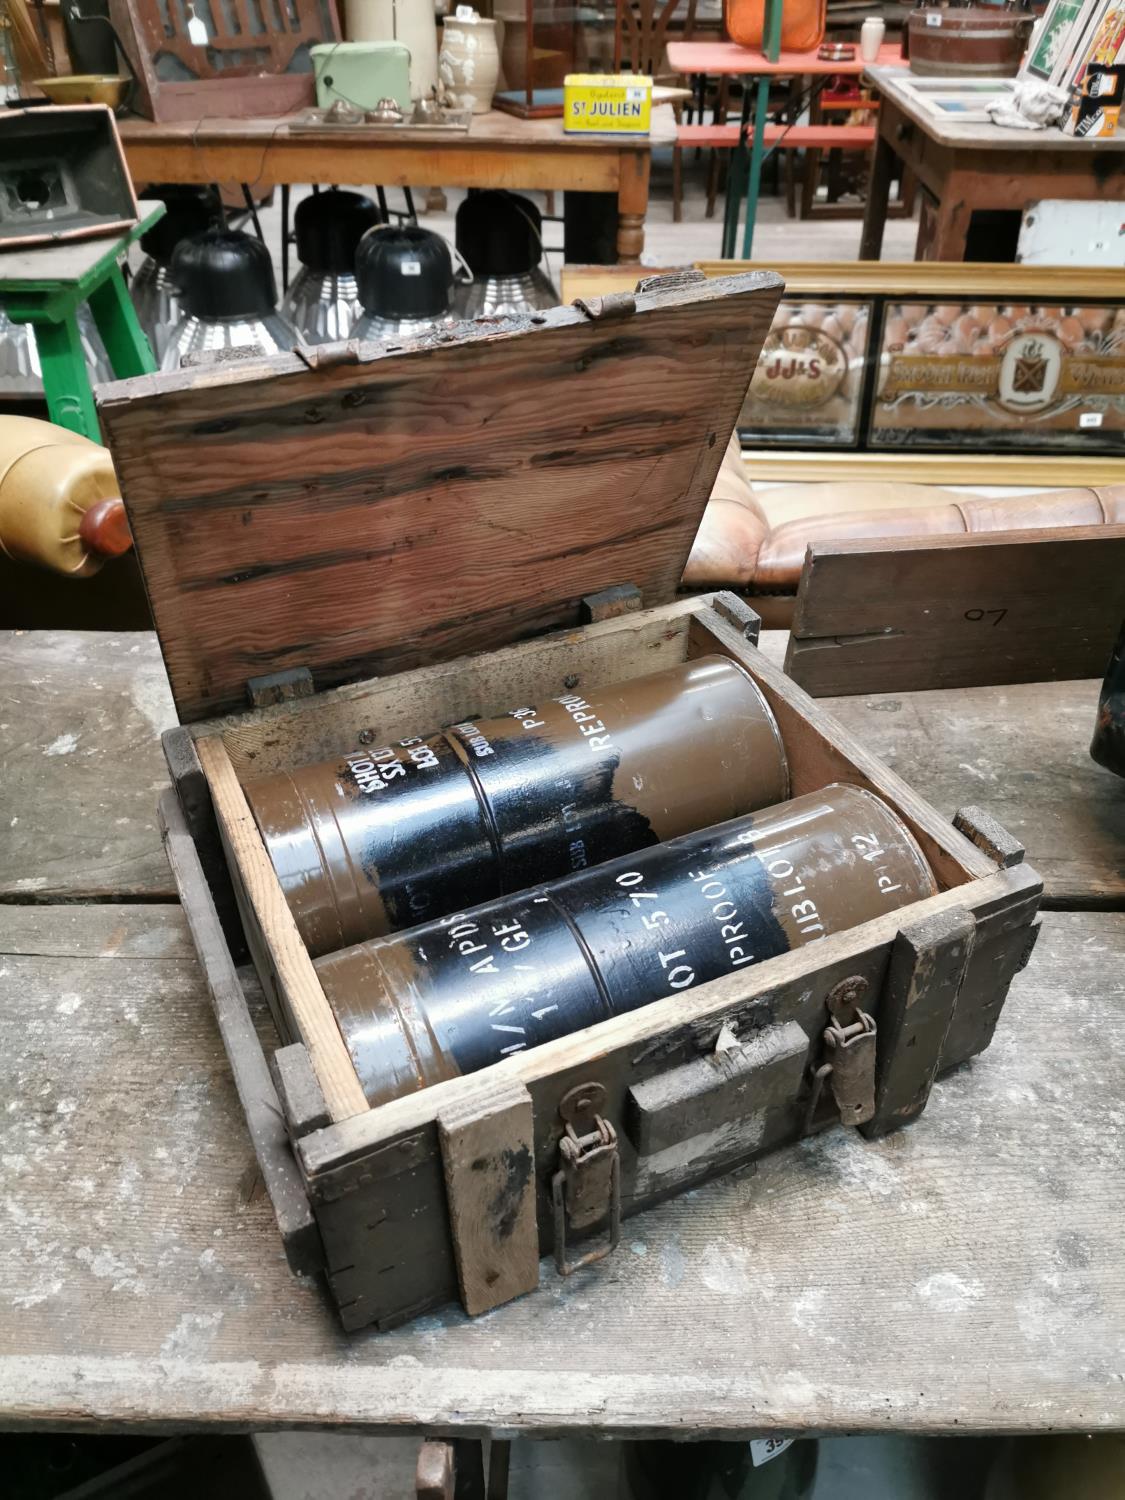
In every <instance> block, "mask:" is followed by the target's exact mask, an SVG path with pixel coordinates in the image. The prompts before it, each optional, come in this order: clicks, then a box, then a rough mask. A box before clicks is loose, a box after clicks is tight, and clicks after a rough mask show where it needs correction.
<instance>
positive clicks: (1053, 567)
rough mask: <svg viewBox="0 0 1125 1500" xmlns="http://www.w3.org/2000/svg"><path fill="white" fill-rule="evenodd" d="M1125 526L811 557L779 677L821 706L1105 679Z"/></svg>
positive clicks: (1123, 590)
mask: <svg viewBox="0 0 1125 1500" xmlns="http://www.w3.org/2000/svg"><path fill="white" fill-rule="evenodd" d="M1123 616H1125V526H1090V527H1070V528H1066V529H1065V530H1059V531H1049V532H1048V531H1044V532H1034V531H1025V532H1018V533H1012V532H1009V533H1007V534H1006V535H1005V534H1000V535H995V536H967V537H966V536H943V537H926V538H893V539H888V540H882V541H878V542H870V541H865V542H861V541H854V542H833V543H818V544H815V545H813V546H811V547H810V548H809V551H808V555H807V556H806V558H805V566H804V569H803V571H802V574H801V583H800V589H799V591H798V594H797V604H796V608H795V611H794V616H793V633H792V636H791V638H790V642H789V650H788V652H787V653H786V657H785V669H786V671H787V672H788V673H789V675H790V676H791V677H792V678H793V679H794V681H796V682H799V683H800V684H801V686H802V687H804V688H805V689H806V690H807V691H808V692H810V693H812V694H813V695H814V696H817V697H826V696H829V695H833V694H843V693H870V692H908V691H913V690H915V689H924V688H951V687H973V686H977V685H979V684H983V683H1000V682H1042V681H1052V680H1057V679H1060V678H1079V677H1093V676H1096V675H1098V674H1100V673H1101V672H1102V671H1103V670H1104V667H1105V663H1106V661H1107V660H1108V658H1109V651H1110V647H1111V646H1112V644H1113V640H1114V637H1115V635H1116V633H1117V630H1118V628H1119V626H1120V624H1121V619H1122V617H1123Z"/></svg>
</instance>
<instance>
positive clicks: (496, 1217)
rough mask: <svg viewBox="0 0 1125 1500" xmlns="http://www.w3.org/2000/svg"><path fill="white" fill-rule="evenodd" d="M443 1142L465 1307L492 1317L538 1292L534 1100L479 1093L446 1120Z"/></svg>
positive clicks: (441, 1126)
mask: <svg viewBox="0 0 1125 1500" xmlns="http://www.w3.org/2000/svg"><path fill="white" fill-rule="evenodd" d="M438 1136H439V1138H440V1140H441V1157H442V1165H443V1168H444V1171H445V1188H446V1192H447V1193H448V1195H449V1227H450V1232H451V1234H452V1236H453V1246H454V1251H455V1254H456V1257H457V1282H458V1285H459V1286H460V1289H461V1302H462V1304H463V1305H464V1308H465V1311H466V1312H468V1313H474V1314H475V1313H482V1312H487V1311H488V1310H489V1308H492V1307H498V1306H499V1305H500V1304H501V1303H502V1302H508V1301H510V1300H511V1299H512V1298H513V1297H520V1296H522V1295H523V1294H524V1292H531V1291H534V1290H535V1288H536V1287H537V1286H538V1285H539V1233H538V1230H537V1228H536V1223H535V1132H534V1124H533V1121H532V1113H531V1095H530V1094H529V1093H528V1092H527V1089H526V1088H525V1087H524V1086H523V1085H522V1084H510V1085H508V1086H507V1087H504V1086H501V1087H499V1088H487V1089H485V1088H482V1089H479V1090H478V1091H477V1093H476V1094H475V1095H474V1096H472V1097H466V1098H464V1099H462V1100H459V1101H458V1103H457V1104H456V1105H454V1106H452V1107H450V1108H448V1109H445V1110H442V1111H441V1112H440V1113H439V1115H438Z"/></svg>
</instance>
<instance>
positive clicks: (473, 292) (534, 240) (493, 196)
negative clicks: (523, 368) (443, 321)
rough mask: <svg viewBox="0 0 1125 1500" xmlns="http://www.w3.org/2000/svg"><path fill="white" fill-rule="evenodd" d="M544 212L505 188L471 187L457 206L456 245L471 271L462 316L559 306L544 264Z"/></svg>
mask: <svg viewBox="0 0 1125 1500" xmlns="http://www.w3.org/2000/svg"><path fill="white" fill-rule="evenodd" d="M542 225H543V220H542V216H541V214H540V212H539V210H538V208H536V206H535V204H534V203H533V202H532V201H531V199H530V198H525V197H523V195H522V194H520V193H509V192H506V191H504V190H502V189H498V190H496V191H489V192H483V193H472V194H471V195H470V196H469V197H468V198H466V199H465V200H464V202H463V203H462V204H461V206H460V208H459V209H458V210H457V251H458V254H459V255H460V256H461V257H462V258H463V259H464V261H465V262H466V264H467V265H468V266H469V268H470V269H471V271H472V273H473V279H472V281H471V282H470V283H469V284H468V285H467V286H463V287H460V288H458V292H457V299H456V300H457V311H458V312H459V313H460V315H461V316H462V317H463V318H481V317H523V316H526V315H527V314H528V313H533V312H537V311H539V310H540V309H541V308H544V307H557V306H558V302H559V298H558V293H557V292H556V291H555V289H554V287H553V286H552V285H551V282H550V279H549V278H548V277H547V276H546V275H545V274H544V272H543V271H542V270H541V269H540V261H541V260H542V257H543V240H542Z"/></svg>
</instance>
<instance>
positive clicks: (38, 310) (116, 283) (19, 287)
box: [0, 201, 164, 443]
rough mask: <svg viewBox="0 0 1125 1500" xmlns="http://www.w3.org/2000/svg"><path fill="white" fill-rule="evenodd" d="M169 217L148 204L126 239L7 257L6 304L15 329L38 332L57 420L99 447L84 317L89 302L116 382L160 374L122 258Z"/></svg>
mask: <svg viewBox="0 0 1125 1500" xmlns="http://www.w3.org/2000/svg"><path fill="white" fill-rule="evenodd" d="M163 214H164V204H163V203H156V202H151V201H148V202H142V203H141V205H140V218H139V219H138V220H137V223H136V224H134V226H133V227H132V229H130V230H129V231H128V232H127V233H126V234H118V235H111V236H106V237H105V238H101V239H91V240H73V241H67V242H66V243H65V244H57V245H32V246H30V247H23V248H18V249H13V250H5V251H0V304H2V305H3V308H4V311H5V312H6V313H7V314H8V316H9V317H10V318H11V319H12V321H13V322H14V323H30V324H31V326H32V329H33V331H34V334H35V342H36V345H37V347H38V349H39V364H40V367H41V368H42V371H43V393H44V395H45V396H46V398H47V411H48V413H49V415H50V418H51V421H52V422H56V423H57V424H58V425H59V426H60V427H69V428H70V430H71V432H80V433H81V434H82V436H83V437H88V438H92V439H93V441H94V442H95V443H97V442H100V441H101V430H100V428H99V427H98V417H97V412H96V411H95V409H94V393H93V391H92V390H91V388H90V375H89V371H88V370H87V369H86V360H85V357H84V355H83V353H82V340H81V338H80V337H79V334H78V323H77V317H76V315H77V313H78V309H79V307H80V306H81V305H82V303H83V302H88V303H89V305H90V312H91V313H92V314H93V318H94V322H95V324H96V325H97V329H98V332H99V333H100V334H101V336H102V343H103V344H105V348H106V353H107V354H108V355H109V362H110V365H111V366H112V367H113V373H114V374H115V375H116V376H118V377H119V378H121V377H123V376H126V375H148V374H151V373H152V371H153V370H155V369H156V361H155V360H154V359H153V357H152V350H151V349H150V348H149V346H148V340H147V339H146V338H145V336H144V333H143V332H142V330H141V325H140V324H139V323H138V322H137V315H136V313H135V312H134V311H133V304H132V302H131V301H130V300H129V293H128V291H127V290H126V287H125V279H124V277H123V276H122V274H121V267H120V266H119V265H118V257H119V256H120V255H121V254H122V252H123V251H125V250H126V249H127V248H128V247H129V246H130V245H131V244H132V243H133V241H134V240H137V239H139V238H140V237H141V235H142V234H145V233H146V232H147V231H148V230H149V229H151V228H152V226H153V225H154V224H155V223H156V221H157V219H159V218H162V217H163Z"/></svg>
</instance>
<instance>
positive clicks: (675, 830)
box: [245, 656, 789, 956]
mask: <svg viewBox="0 0 1125 1500" xmlns="http://www.w3.org/2000/svg"><path fill="white" fill-rule="evenodd" d="M788 789H789V783H788V768H787V764H786V759H785V751H784V747H783V746H782V743H781V736H780V734H779V732H778V728H777V724H776V722H775V720H774V717H773V714H772V713H771V712H770V709H769V707H768V705H767V704H766V702H765V699H764V698H763V697H762V694H761V692H760V691H759V689H758V687H757V685H756V684H755V683H754V682H753V680H752V679H751V678H750V677H749V676H748V675H747V674H746V673H745V672H744V671H743V670H742V668H741V667H739V666H738V665H737V664H736V663H734V662H732V661H729V660H728V659H727V658H725V657H719V656H709V657H701V658H699V659H697V660H695V661H691V662H686V663H684V664H682V665H680V666H676V667H672V668H668V669H667V670H665V671H662V672H656V673H653V674H651V675H650V676H647V677H640V678H636V679H634V680H633V681H631V682H627V683H623V684H620V685H618V686H613V687H607V688H601V689H598V691H597V692H594V693H592V694H591V695H590V696H589V697H588V698H587V697H586V696H584V695H583V694H581V693H578V692H568V693H564V694H562V695H561V696H560V697H559V698H555V699H551V700H549V701H548V702H547V703H545V704H543V705H540V706H537V707H534V708H532V707H528V708H516V709H513V710H511V712H509V713H508V714H505V715H502V716H501V717H499V718H495V719H490V720H472V721H465V722H462V723H460V724H456V725H453V726H451V727H450V728H448V729H446V730H443V731H442V732H440V733H437V734H432V735H429V736H427V737H425V738H421V737H418V736H413V737H411V738H409V739H406V740H401V741H399V743H398V744H397V745H389V746H383V747H379V748H374V749H370V750H367V749H365V750H362V751H357V752H355V753H353V754H351V755H348V756H347V757H345V758H344V759H343V760H339V761H326V762H322V763H321V764H319V765H315V766H306V767H304V768H301V769H299V770H296V771H293V772H292V773H281V774H278V775H273V776H269V777H264V778H262V779H260V780H257V781H252V782H249V783H248V784H247V786H246V789H245V790H246V796H247V799H248V801H249V803H250V806H251V808H252V810H253V812H254V816H255V818H256V819H257V822H258V827H259V829H260V830H261V833H262V837H263V839H264V841H265V844H266V848H267V849H268V851H269V854H270V858H271V860H272V861H273V864H274V868H275V869H276V871H277V874H278V878H279V880H280V882H281V886H282V889H283V891H284V892H285V896H286V899H287V900H288V902H289V905H290V908H291V910H292V911H293V915H294V917H295V919H296V922H297V926H298V929H299V931H300V933H301V936H302V938H303V939H304V941H305V942H306V944H307V945H308V947H309V950H310V951H311V952H312V953H313V955H314V956H316V955H319V954H324V953H328V952H331V951H333V950H335V949H338V948H343V947H345V946H347V945H348V944H351V943H355V942H360V941H362V940H364V939H365V938H370V937H379V936H382V935H383V934H385V933H387V932H393V931H399V930H402V929H405V928H408V927H414V926H416V925H417V924H418V923H420V922H423V921H427V920H431V919H433V918H437V917H441V916H445V915H447V914H448V913H450V912H453V911H457V910H464V909H465V908H466V907H468V906H473V905H477V904H479V902H481V901H482V900H488V899H489V898H490V897H493V896H499V895H501V894H503V893H504V892H511V891H517V890H523V889H525V888H526V887H528V886H531V885H534V884H536V883H538V882H540V881H543V880H550V879H554V878H555V877H558V876H563V875H567V874H569V873H571V872H572V871H575V870H581V869H585V868H587V867H588V866H592V865H596V864H600V863H602V862H604V861H605V860H608V859H612V858H615V857H617V856H618V855H621V854H626V853H629V852H631V851H633V850H635V849H640V848H644V847H646V846H648V845H650V844H655V843H657V842H660V841H663V840H666V839H671V838H675V837H677V836H678V835H680V834H683V833H688V832H691V831H693V830H695V829H698V828H704V827H709V826H711V825H713V824H716V823H722V822H725V821H727V820H728V819H730V818H733V817H737V816H739V815H741V814H743V813H746V812H750V811H752V810H753V809H754V808H758V807H765V806H768V805H770V804H772V803H775V802H778V801H780V800H781V799H782V798H784V797H785V796H786V795H787V793H788Z"/></svg>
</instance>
